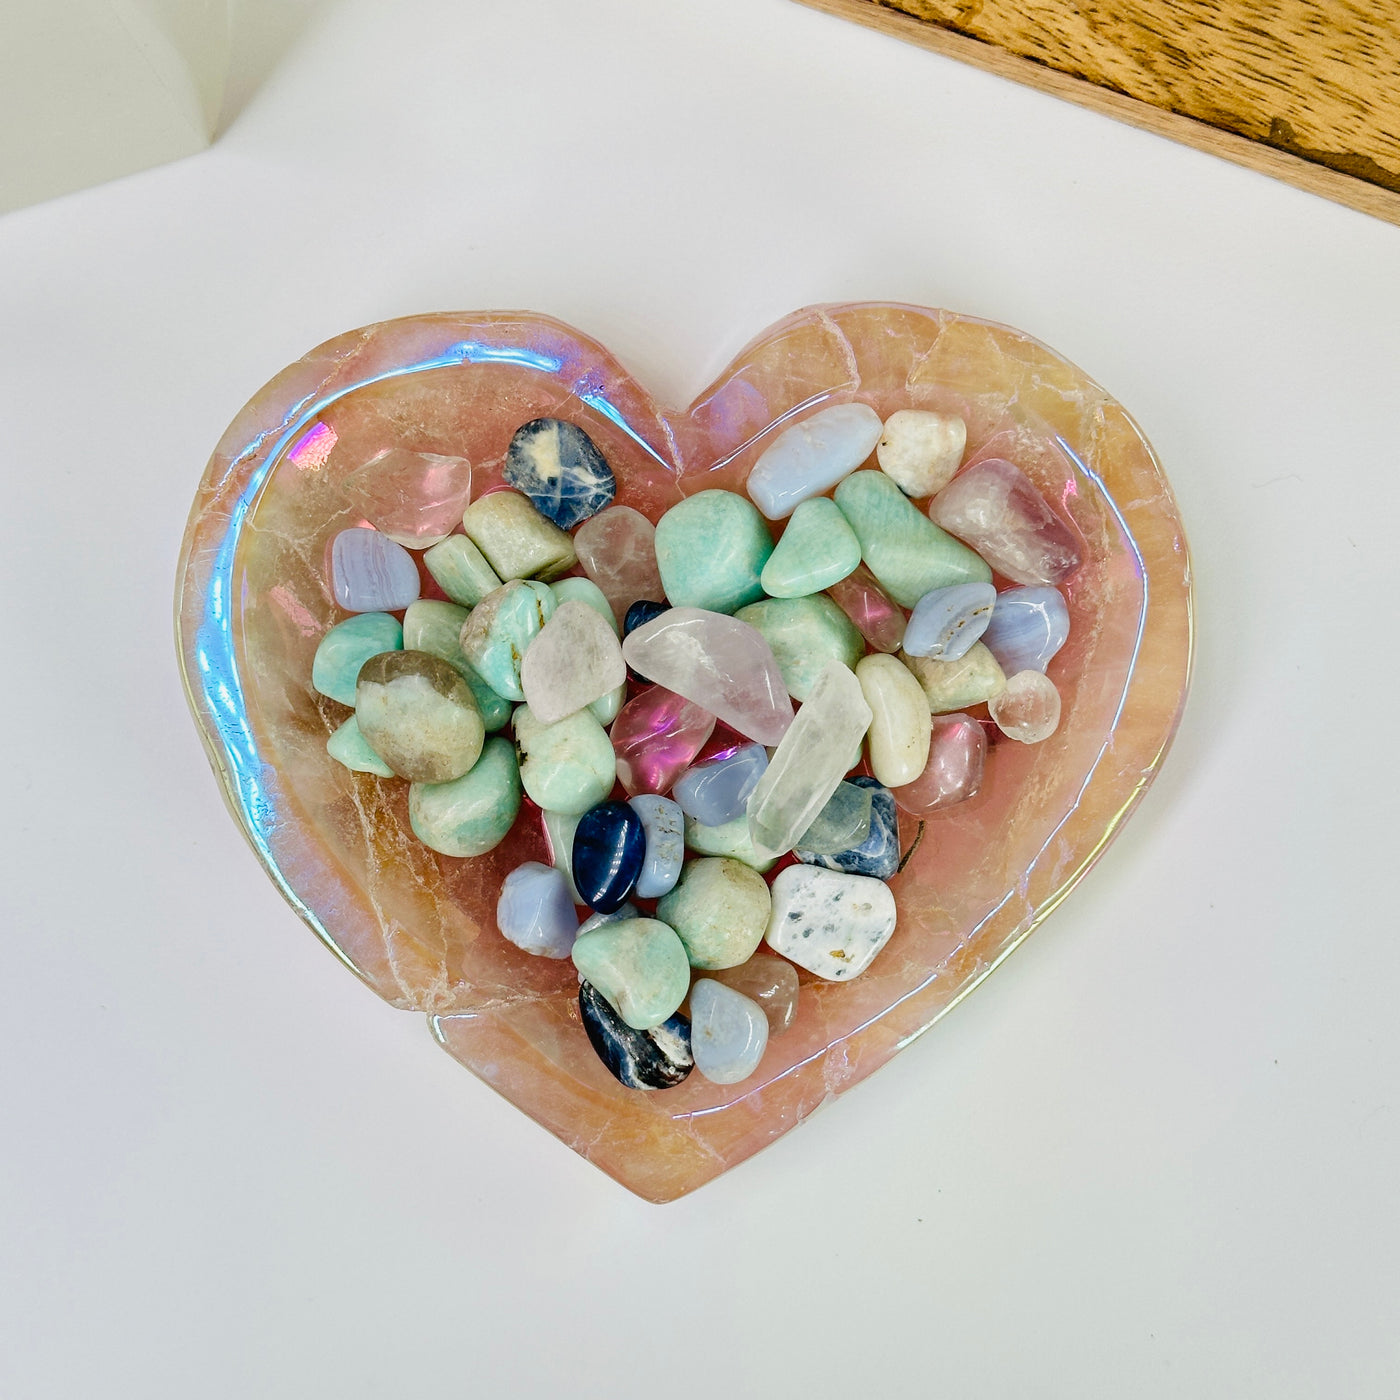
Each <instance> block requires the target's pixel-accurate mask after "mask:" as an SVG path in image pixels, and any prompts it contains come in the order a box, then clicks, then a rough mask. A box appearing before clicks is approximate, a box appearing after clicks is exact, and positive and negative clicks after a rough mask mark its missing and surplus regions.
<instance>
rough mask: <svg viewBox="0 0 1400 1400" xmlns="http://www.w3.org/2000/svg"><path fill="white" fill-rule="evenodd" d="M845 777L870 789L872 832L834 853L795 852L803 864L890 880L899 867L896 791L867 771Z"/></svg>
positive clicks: (856, 785) (854, 784)
mask: <svg viewBox="0 0 1400 1400" xmlns="http://www.w3.org/2000/svg"><path fill="white" fill-rule="evenodd" d="M846 781H847V782H848V783H851V784H852V785H853V786H855V787H863V788H869V789H870V834H869V835H868V836H867V837H866V838H865V840H864V841H862V842H861V843H860V845H858V846H853V847H851V848H850V849H849V850H845V851H837V852H836V853H835V854H833V855H818V854H817V853H816V852H814V851H802V850H799V851H797V852H795V854H796V856H797V858H798V860H800V861H801V862H802V863H803V865H820V866H824V867H825V868H826V869H827V870H839V871H842V872H843V873H844V874H847V875H870V876H872V877H873V878H875V879H876V880H888V879H889V878H890V876H891V875H893V874H894V873H895V871H896V870H898V869H899V813H898V812H897V811H896V810H895V801H894V794H893V793H892V792H891V791H890V790H889V788H887V787H885V786H884V784H883V783H880V782H877V781H876V780H875V779H874V778H867V777H865V776H864V775H862V776H860V777H856V778H847V779H846Z"/></svg>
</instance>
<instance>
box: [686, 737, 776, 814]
mask: <svg viewBox="0 0 1400 1400" xmlns="http://www.w3.org/2000/svg"><path fill="white" fill-rule="evenodd" d="M767 767H768V751H767V750H766V749H765V748H764V747H763V745H762V744H745V745H744V747H743V748H741V749H736V750H735V752H733V753H732V754H728V755H726V756H725V757H724V758H712V759H710V760H709V761H708V762H706V763H697V764H694V765H693V766H692V767H690V768H687V769H686V770H685V772H684V773H682V774H681V776H680V777H679V778H677V779H676V781H675V783H674V784H673V785H672V788H671V796H672V797H674V798H675V799H676V801H677V802H679V803H680V805H681V810H682V811H683V812H684V813H685V814H686V816H688V817H693V818H694V819H695V820H696V821H698V822H699V823H700V824H701V825H702V826H722V825H723V824H724V823H725V822H732V821H733V820H734V818H735V817H737V816H740V815H741V814H742V813H744V812H746V811H747V810H748V802H749V794H750V793H751V792H752V791H753V790H754V788H756V787H757V786H758V780H759V779H760V778H761V777H762V776H763V773H764V770H765V769H766V768H767Z"/></svg>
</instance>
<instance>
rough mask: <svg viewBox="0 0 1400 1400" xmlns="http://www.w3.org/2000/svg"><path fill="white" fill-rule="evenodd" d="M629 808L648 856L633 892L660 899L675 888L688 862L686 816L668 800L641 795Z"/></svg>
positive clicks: (667, 798) (629, 803)
mask: <svg viewBox="0 0 1400 1400" xmlns="http://www.w3.org/2000/svg"><path fill="white" fill-rule="evenodd" d="M627 805H628V806H629V807H631V809H632V810H633V811H634V812H635V813H636V814H637V817H638V819H639V820H640V821H641V823H642V830H643V831H644V832H645V833H646V838H647V853H646V860H645V862H644V863H643V865H642V873H641V874H640V875H639V876H638V877H637V884H636V888H635V889H634V890H633V893H634V894H635V895H636V896H637V897H638V898H639V899H660V898H661V896H662V895H663V894H669V893H670V892H671V891H672V890H673V889H675V887H676V881H677V880H679V879H680V876H681V866H682V865H683V864H684V863H685V814H684V813H683V812H682V811H681V809H680V807H679V806H678V805H677V804H676V803H675V802H673V801H672V800H671V799H670V798H669V797H661V796H659V795H658V794H657V793H654V792H639V793H638V794H637V795H636V797H631V798H628V800H627Z"/></svg>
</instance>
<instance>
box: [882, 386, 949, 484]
mask: <svg viewBox="0 0 1400 1400" xmlns="http://www.w3.org/2000/svg"><path fill="white" fill-rule="evenodd" d="M966 446H967V424H966V423H964V422H963V420H962V419H961V418H959V417H958V415H957V414H956V413H933V412H930V411H929V410H927V409H922V408H901V409H899V410H898V411H897V412H895V413H892V414H890V416H889V417H888V418H886V419H885V429H884V432H883V433H881V435H880V441H879V443H878V444H876V447H875V460H876V461H877V462H879V464H880V470H881V471H882V472H884V474H885V475H886V476H887V477H889V478H890V480H891V481H893V482H894V484H895V485H896V486H898V487H899V489H900V490H901V491H903V492H904V494H905V495H906V496H915V497H919V496H932V495H933V494H934V492H935V491H941V490H942V489H943V488H944V487H945V486H946V485H947V484H948V483H949V482H950V481H951V480H952V479H953V475H954V473H955V472H956V471H957V469H958V465H959V463H960V462H961V461H962V456H963V449H964V448H965V447H966Z"/></svg>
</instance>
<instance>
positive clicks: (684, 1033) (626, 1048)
mask: <svg viewBox="0 0 1400 1400" xmlns="http://www.w3.org/2000/svg"><path fill="white" fill-rule="evenodd" d="M578 1010H579V1016H580V1018H581V1019H582V1021H583V1029H584V1030H585V1031H586V1032H587V1034H588V1042H589V1044H590V1045H592V1047H593V1049H594V1051H595V1052H596V1054H597V1056H598V1058H599V1059H600V1060H602V1062H603V1063H604V1064H605V1065H606V1066H607V1068H608V1072H609V1073H610V1074H611V1075H612V1076H613V1078H614V1079H616V1080H617V1082H618V1083H619V1084H621V1085H623V1086H624V1087H625V1088H628V1089H671V1088H674V1087H675V1086H676V1085H677V1084H679V1083H680V1082H681V1080H683V1079H684V1078H685V1077H686V1075H688V1074H689V1073H690V1071H691V1070H692V1069H693V1068H694V1065H695V1061H694V1059H693V1058H692V1056H691V1053H690V1022H689V1021H687V1020H686V1018H685V1017H684V1016H682V1015H681V1014H680V1013H679V1012H677V1013H676V1015H674V1016H672V1017H671V1018H670V1019H669V1020H666V1021H663V1022H662V1023H661V1024H660V1025H659V1026H653V1027H652V1028H651V1029H650V1030H647V1031H634V1030H633V1029H632V1027H631V1026H629V1025H628V1024H627V1023H626V1022H625V1021H624V1020H623V1019H622V1017H621V1016H619V1015H618V1014H617V1012H616V1011H614V1010H613V1008H612V1007H611V1006H610V1005H609V1004H608V1000H607V998H606V997H605V996H603V994H602V993H601V992H600V991H599V990H598V989H597V988H596V987H595V986H594V985H593V984H592V983H591V982H585V983H583V985H582V986H581V987H580V988H579V989H578Z"/></svg>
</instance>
